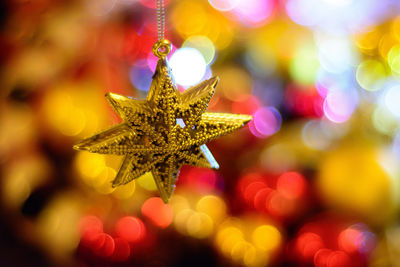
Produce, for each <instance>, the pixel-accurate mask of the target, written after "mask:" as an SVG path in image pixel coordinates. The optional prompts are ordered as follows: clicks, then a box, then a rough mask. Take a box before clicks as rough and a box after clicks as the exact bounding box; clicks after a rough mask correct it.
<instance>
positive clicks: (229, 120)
mask: <svg viewBox="0 0 400 267" xmlns="http://www.w3.org/2000/svg"><path fill="white" fill-rule="evenodd" d="M218 80H219V78H218V77H213V78H211V79H209V80H206V81H203V82H202V83H200V84H198V85H196V86H194V87H191V88H189V89H187V90H185V91H184V92H183V93H180V92H179V91H178V90H177V89H176V87H175V85H174V83H173V82H172V79H171V75H170V70H169V68H168V65H167V62H166V60H165V59H163V58H162V59H160V60H159V61H158V64H157V68H156V71H155V73H154V76H153V82H152V84H151V87H150V91H149V94H148V96H147V99H146V100H134V99H131V98H128V97H125V96H121V95H117V94H113V93H107V94H106V98H107V99H108V101H109V102H110V104H111V106H112V107H113V109H114V110H115V111H116V112H117V113H118V115H119V116H121V118H122V119H123V123H121V124H118V125H115V126H113V127H111V128H109V129H108V130H105V131H103V132H100V133H98V134H96V135H94V136H92V137H90V138H87V139H84V140H82V141H81V142H80V143H78V144H77V145H75V146H74V148H75V149H78V150H86V151H89V152H93V153H101V154H116V155H124V156H125V158H124V160H123V162H122V166H121V168H120V170H119V172H118V174H117V176H116V177H115V179H114V181H113V182H112V186H113V187H115V186H119V185H124V184H126V183H129V182H130V181H132V180H133V179H136V178H138V177H140V176H141V175H143V174H145V173H146V172H151V173H152V175H153V177H154V180H155V182H156V184H157V187H158V190H159V192H160V196H161V198H162V199H163V201H164V202H165V203H167V202H168V200H169V199H170V197H171V195H172V193H173V191H174V188H175V183H176V180H177V177H178V173H179V169H180V167H181V166H182V165H184V164H187V165H193V166H199V167H206V168H215V169H217V168H218V167H219V166H218V163H217V162H216V161H215V159H214V157H213V156H212V154H211V152H210V151H209V150H208V148H207V146H206V145H205V143H206V142H208V141H210V140H213V139H215V138H217V137H219V136H221V135H225V134H228V133H230V132H232V131H234V130H236V129H238V128H241V127H243V126H244V125H245V124H246V123H247V122H249V121H250V120H251V116H249V115H240V114H229V113H213V112H206V109H207V106H208V103H209V101H210V99H211V97H212V95H213V94H214V89H215V86H216V85H217V83H218Z"/></svg>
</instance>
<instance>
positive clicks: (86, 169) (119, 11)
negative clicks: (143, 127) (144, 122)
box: [0, 0, 400, 267]
mask: <svg viewBox="0 0 400 267" xmlns="http://www.w3.org/2000/svg"><path fill="white" fill-rule="evenodd" d="M399 14H400V2H399V1H398V0H209V1H206V0H181V1H173V0H170V1H166V15H167V18H166V25H167V32H166V36H167V38H168V39H169V40H171V41H172V43H173V45H174V48H173V53H171V55H170V57H169V62H170V65H171V67H172V69H173V75H174V77H175V80H176V83H177V85H178V87H179V89H180V90H185V89H186V88H188V87H190V86H192V85H194V84H196V83H198V82H200V81H201V80H204V79H206V78H209V77H211V76H214V75H218V76H219V77H220V78H221V81H220V83H219V84H218V87H217V89H216V93H215V95H214V97H213V99H212V101H211V103H210V107H209V109H210V110H212V111H222V112H232V113H243V114H252V115H253V120H252V121H251V122H250V123H249V124H248V125H247V126H246V127H245V128H243V129H241V130H240V131H237V132H235V133H234V134H231V135H229V136H226V137H223V138H220V139H218V140H216V141H214V142H211V143H209V144H208V146H209V148H210V150H211V151H212V153H213V154H214V156H215V158H216V160H217V161H218V162H219V164H220V166H221V168H220V170H217V171H214V170H209V169H201V168H192V167H189V166H187V167H184V168H183V169H182V171H181V175H180V178H179V181H178V184H177V190H176V192H175V194H174V196H173V198H172V200H171V202H170V203H169V204H167V205H166V204H163V202H162V201H161V199H160V198H159V197H158V192H157V190H156V186H155V184H154V182H153V179H152V176H151V174H145V175H144V176H142V177H140V178H139V179H137V180H135V181H134V182H131V183H129V184H127V185H125V186H122V187H118V188H117V189H113V188H111V184H110V181H111V180H112V179H113V178H114V176H115V174H116V172H117V171H118V168H119V165H120V163H121V157H118V156H110V155H99V154H90V153H86V152H77V151H73V150H72V145H73V144H74V143H76V142H77V141H78V140H80V139H82V138H84V137H88V136H91V135H92V134H93V133H95V132H97V131H101V130H102V129H105V128H107V127H108V126H109V125H112V124H116V123H119V122H120V118H119V117H118V116H117V115H116V114H115V113H114V112H113V111H112V110H111V108H110V107H109V105H108V104H107V102H106V99H105V98H104V95H105V93H106V92H109V91H111V92H115V93H119V94H123V95H128V96H132V97H134V98H145V96H146V95H147V92H148V89H149V86H150V83H151V77H152V74H153V71H154V68H155V65H156V58H155V57H154V56H153V55H152V53H151V48H152V45H153V44H154V42H155V41H156V36H157V26H156V11H155V1H154V0H59V1H51V0H35V1H29V0H9V1H2V2H1V7H0V20H1V21H0V25H1V34H0V61H1V67H0V68H1V74H0V75H1V79H0V81H1V83H0V85H1V90H0V96H1V97H0V163H1V164H0V166H1V167H0V192H1V193H0V205H1V207H0V266H6V267H8V266H17V267H18V266H41V267H43V266H100V267H101V266H166V267H169V266H271V267H273V266H291V267H296V266H305V267H307V266H316V267H366V266H368V267H399V266H400V224H399V200H400V183H399V179H400V164H399V163H400V130H399V122H400V83H399V81H400V16H399Z"/></svg>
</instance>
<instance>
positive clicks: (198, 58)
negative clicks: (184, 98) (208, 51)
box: [169, 48, 207, 86]
mask: <svg viewBox="0 0 400 267" xmlns="http://www.w3.org/2000/svg"><path fill="white" fill-rule="evenodd" d="M169 65H170V67H171V71H172V75H173V76H174V78H175V82H176V83H177V84H179V85H182V86H192V85H194V84H196V83H198V82H199V81H200V80H201V79H202V78H203V77H204V74H205V73H206V67H207V64H206V62H205V60H204V57H203V56H202V55H201V53H200V52H199V51H198V50H197V49H194V48H181V49H178V50H177V51H176V52H175V53H174V54H173V55H172V56H171V59H170V61H169Z"/></svg>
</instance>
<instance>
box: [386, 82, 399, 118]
mask: <svg viewBox="0 0 400 267" xmlns="http://www.w3.org/2000/svg"><path fill="white" fill-rule="evenodd" d="M385 104H386V107H387V108H388V109H389V110H390V112H392V113H393V115H395V116H396V117H400V85H397V86H393V87H391V88H389V89H388V91H387V92H386V95H385Z"/></svg>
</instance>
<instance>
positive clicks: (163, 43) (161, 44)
mask: <svg viewBox="0 0 400 267" xmlns="http://www.w3.org/2000/svg"><path fill="white" fill-rule="evenodd" d="M171 49H172V44H171V42H170V41H168V40H167V39H161V40H158V41H157V42H156V43H155V44H154V45H153V54H154V55H155V56H156V57H158V58H165V57H166V56H167V55H168V54H169V53H170V52H171Z"/></svg>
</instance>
